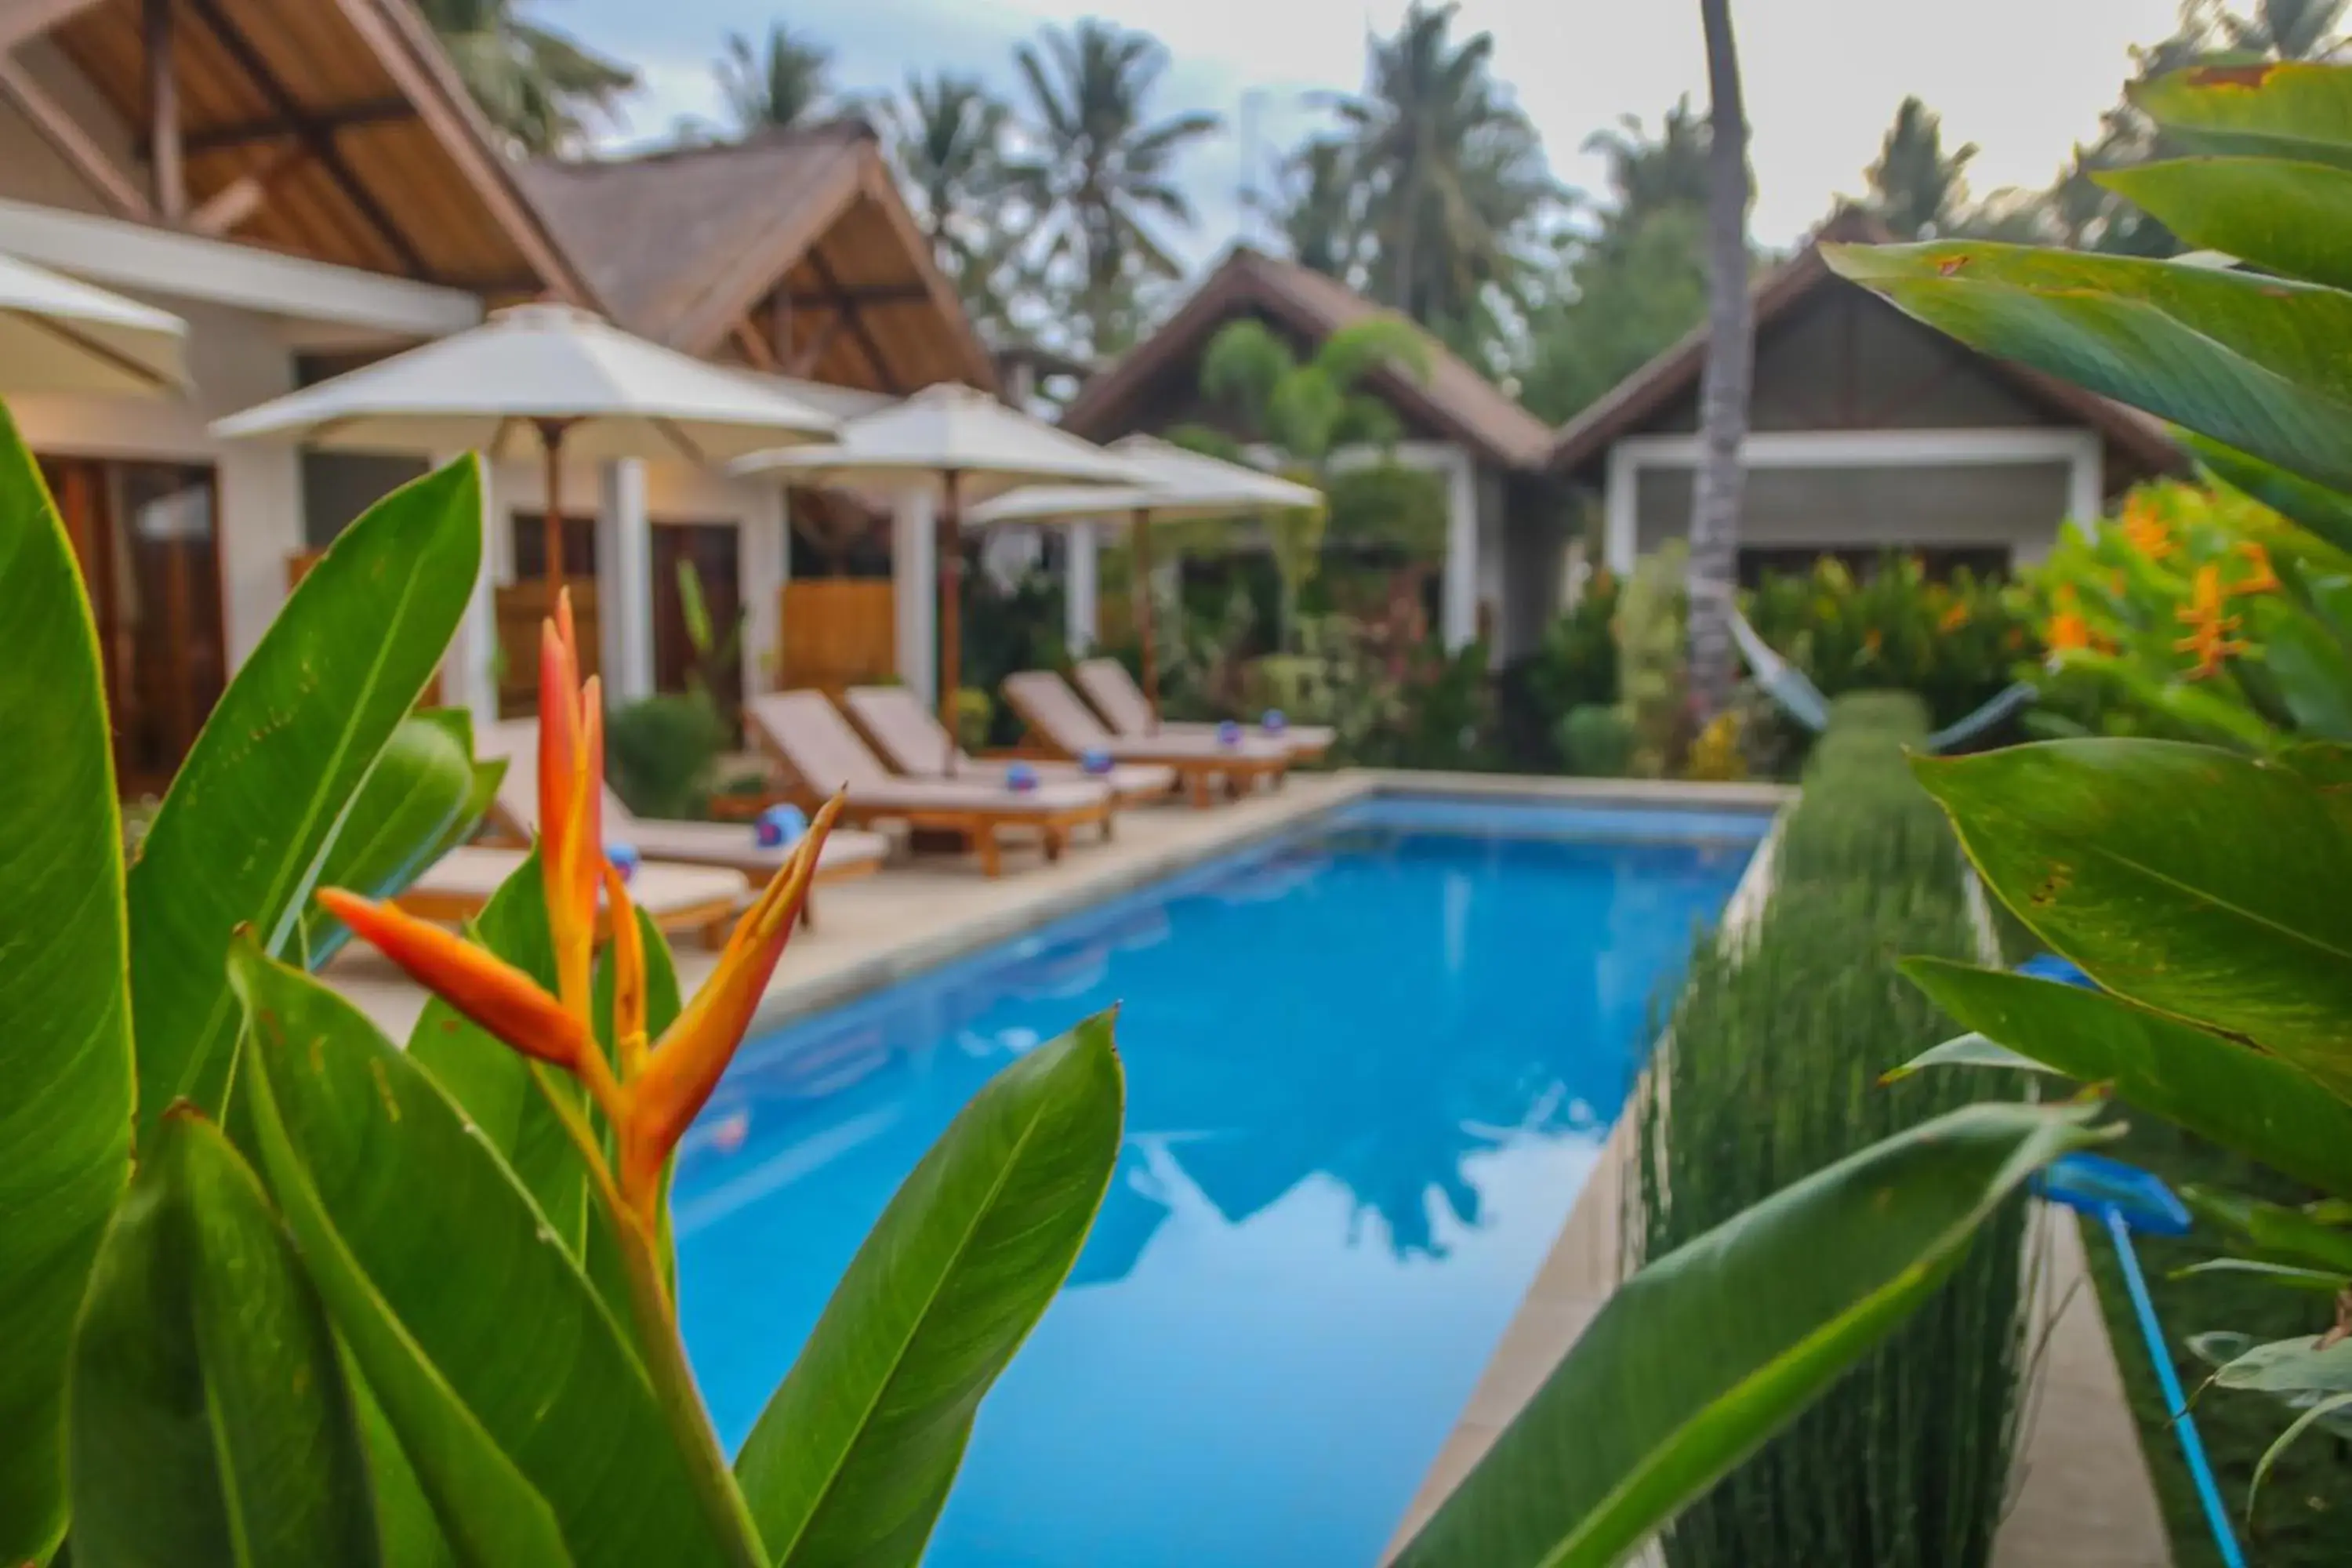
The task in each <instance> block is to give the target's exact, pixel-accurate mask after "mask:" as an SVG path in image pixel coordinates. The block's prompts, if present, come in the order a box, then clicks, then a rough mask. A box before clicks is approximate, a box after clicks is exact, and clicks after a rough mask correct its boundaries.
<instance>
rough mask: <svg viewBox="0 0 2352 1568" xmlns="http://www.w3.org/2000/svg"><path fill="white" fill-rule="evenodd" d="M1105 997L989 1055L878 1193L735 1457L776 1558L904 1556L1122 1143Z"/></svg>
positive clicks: (910, 1555) (1058, 1274)
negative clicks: (1030, 1043)
mask: <svg viewBox="0 0 2352 1568" xmlns="http://www.w3.org/2000/svg"><path fill="white" fill-rule="evenodd" d="M1124 1093H1125V1089H1124V1085H1123V1079H1122V1076H1121V1073H1120V1070H1119V1063H1118V1051H1117V1049H1116V1047H1114V1045H1113V1043H1112V1037H1111V1016H1110V1015H1109V1014H1103V1015H1101V1016H1097V1017H1094V1018H1090V1019H1088V1020H1087V1022H1085V1023H1083V1024H1081V1025H1079V1026H1077V1027H1076V1029H1074V1030H1073V1031H1071V1032H1070V1033H1069V1034H1067V1035H1065V1036H1063V1037H1061V1038H1060V1039H1058V1040H1055V1041H1054V1042H1053V1043H1052V1044H1050V1045H1047V1046H1045V1047H1040V1048H1038V1049H1037V1050H1034V1051H1032V1052H1030V1053H1029V1054H1028V1055H1027V1056H1024V1057H1023V1058H1021V1059H1020V1060H1018V1061H1016V1062H1014V1063H1013V1065H1012V1066H1011V1067H1008V1068H1005V1069H1004V1070H1003V1072H1000V1073H998V1074H997V1075H996V1077H994V1078H993V1079H990V1080H989V1082H988V1083H987V1084H986V1085H985V1086H984V1087H983V1088H982V1089H981V1091H980V1093H979V1094H977V1095H975V1096H974V1097H973V1098H972V1100H971V1104H969V1105H967V1106H966V1107H964V1109H963V1110H962V1111H961V1112H960V1113H959V1114H958V1115H957V1117H956V1119H955V1121H953V1122H952V1123H950V1126H949V1128H948V1130H947V1131H946V1132H945V1133H943V1134H941V1135H940V1141H939V1142H937V1143H935V1144H933V1145H932V1146H931V1150H930V1152H929V1153H927V1154H926V1155H924V1156H923V1160H922V1163H920V1164H919V1165H917V1166H916V1167H915V1170H914V1172H913V1173H912V1174H910V1175H909V1176H908V1178H907V1180H906V1183H905V1184H903V1185H902V1186H900V1187H899V1189H898V1194H897V1195H896V1196H894V1197H893V1198H892V1199H891V1200H890V1206H889V1207H888V1208H887V1209H886V1210H885V1211H884V1212H883V1215H882V1217H881V1219H880V1220H879V1221H877V1223H876V1225H875V1226H874V1229H873V1231H872V1233H871V1234H870V1235H868V1236H867V1237H866V1244H865V1245H864V1246H863V1247H860V1248H859V1249H858V1252H857V1256H856V1258H855V1259H853V1260H852V1261H851V1263H850V1266H849V1271H848V1273H847V1274H845V1276H844V1277H843V1279H842V1281H841V1285H840V1287H839V1289H836V1290H835V1292H834V1294H833V1300H831V1301H829V1302H827V1303H826V1305H825V1310H824V1316H823V1317H822V1318H820V1319H818V1320H817V1325H816V1328H815V1330H814V1332H812V1333H811V1334H810V1336H809V1342H808V1344H807V1346H806V1348H804V1349H803V1351H802V1352H801V1355H800V1359H799V1360H798V1361H797V1362H796V1363H793V1370H792V1373H791V1374H790V1375H789V1376H787V1377H786V1378H785V1379H784V1382H783V1384H782V1387H780V1388H778V1389H777V1391H776V1394H775V1396H774V1397H773V1398H772V1399H771V1400H770V1401H769V1403H768V1407H767V1409H766V1410H764V1411H762V1412H761V1415H760V1420H759V1424H758V1425H757V1426H754V1427H753V1428H752V1430H751V1437H750V1438H749V1439H748V1440H747V1441H746V1442H745V1443H744V1445H743V1451H742V1454H741V1456H740V1458H738V1459H737V1461H736V1465H735V1473H736V1477H737V1479H738V1480H739V1481H740V1484H741V1486H742V1489H743V1495H744V1498H745V1500H746V1501H748V1502H749V1503H750V1504H751V1512H752V1517H753V1518H754V1519H755V1520H756V1521H758V1522H759V1526H760V1533H761V1537H762V1538H763V1539H764V1540H766V1541H767V1542H770V1543H771V1548H772V1552H773V1553H774V1557H773V1561H774V1563H776V1564H777V1565H778V1568H785V1565H790V1568H815V1565H818V1564H843V1565H847V1564H853V1563H854V1564H860V1565H863V1564H866V1563H913V1562H914V1561H915V1560H916V1559H917V1558H918V1557H919V1555H920V1554H921V1552H922V1547H923V1542H925V1541H926V1540H927V1539H928V1538H929V1534H930V1531H931V1526H932V1523H933V1522H934V1521H936V1520H937V1518H938V1516H939V1510H940V1508H941V1506H943V1505H944V1504H945V1502H946V1500H947V1495H948V1490H949V1487H950V1483H951V1482H952V1480H953V1479H954V1475H955V1469H956V1466H957V1464H958V1463H959V1461H960V1460H961V1458H962V1456H963V1447H964V1441H965V1438H966V1436H968V1435H969V1433H970V1429H971V1418H972V1413H973V1411H974V1410H975V1409H977V1408H978V1406H979V1404H980V1400H981V1398H982V1395H983V1394H986V1393H987V1392H988V1390H989V1388H990V1387H991V1386H992V1385H993V1384H994V1383H995V1381H996V1378H997V1376H998V1374H999V1373H1002V1372H1003V1370H1004V1368H1005V1366H1006V1365H1007V1364H1008V1363H1010V1362H1011V1361H1012V1359H1013V1352H1015V1351H1016V1350H1018V1349H1019V1348H1020V1345H1021V1342H1022V1341H1023V1340H1024V1339H1025V1338H1027V1337H1028V1334H1029V1331H1030V1330H1031V1329H1032V1328H1034V1326H1035V1325H1036V1322H1037V1320H1038V1318H1039V1317H1040V1316H1041V1315H1043V1313H1044V1312H1045V1306H1046V1303H1047V1302H1049V1301H1050V1300H1053V1297H1054V1293H1055V1291H1056V1290H1058V1289H1060V1288H1061V1284H1062V1281H1063V1279H1066V1277H1067V1276H1068V1274H1069V1271H1070V1268H1071V1266H1072V1265H1073V1264H1075V1263H1076V1261H1077V1257H1078V1249H1079V1247H1081V1246H1083V1245H1084V1244H1085V1241H1086V1237H1087V1227H1088V1226H1090V1225H1092V1224H1093V1223H1094V1215H1095V1210H1096V1208H1097V1206H1098V1205H1100V1204H1101V1202H1102V1197H1103V1194H1104V1192H1105V1191H1106V1190H1107V1189H1108V1186H1109V1184H1110V1176H1111V1170H1112V1167H1113V1166H1114V1165H1115V1164H1116V1163H1117V1162H1118V1146H1119V1119H1120V1114H1121V1105H1122V1100H1123V1098H1124Z"/></svg>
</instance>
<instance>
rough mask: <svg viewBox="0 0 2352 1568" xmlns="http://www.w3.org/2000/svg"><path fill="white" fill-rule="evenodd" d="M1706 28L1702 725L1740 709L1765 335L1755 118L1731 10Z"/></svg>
mask: <svg viewBox="0 0 2352 1568" xmlns="http://www.w3.org/2000/svg"><path fill="white" fill-rule="evenodd" d="M1698 9H1699V16H1700V19H1701V20H1702V22H1703V23H1704V24H1705V26H1706V81H1707V95H1708V98H1709V100H1710V102H1709V118H1708V123H1709V136H1710V141H1711V142H1712V145H1711V146H1710V148H1709V151H1708V155H1707V163H1708V169H1707V173H1708V188H1707V214H1706V216H1707V310H1706V334H1707V342H1706V379H1705V381H1704V382H1703V383H1702V384H1701V385H1700V389H1699V447H1700V463H1699V471H1698V483H1697V485H1696V489H1695V493H1694V495H1693V498H1692V502H1691V526H1690V542H1691V552H1690V676H1691V695H1692V699H1693V700H1694V702H1695V704H1696V708H1697V711H1698V718H1699V719H1700V721H1702V722H1704V721H1706V720H1707V719H1710V718H1713V717H1714V716H1715V715H1716V714H1717V713H1719V712H1721V711H1722V710H1723V709H1724V707H1725V706H1726V705H1727V703H1728V702H1729V701H1730V700H1731V688H1732V683H1733V679H1734V670H1733V668H1732V650H1731V616H1732V611H1733V608H1734V605H1733V599H1732V595H1733V592H1734V590H1735V588H1736V586H1737V584H1738V563H1739V500H1740V491H1741V489H1742V488H1743V487H1744V485H1745V483H1746V480H1747V472H1746V469H1745V468H1744V467H1743V465H1742V464H1741V462H1740V456H1739V448H1740V445H1741V443H1742V442H1744V441H1745V440H1746V439H1747V437H1748V381H1749V377H1750V374H1751V372H1752V371H1753V369H1754V362H1755V354H1756V341H1755V337H1756V325H1755V320H1754V313H1753V310H1751V307H1750V302H1749V300H1748V116H1747V111H1746V110H1745V109H1744V108H1743V107H1742V105H1741V103H1740V92H1739V55H1738V49H1737V48H1736V47H1734V45H1733V43H1732V37H1731V0H1699V7H1698Z"/></svg>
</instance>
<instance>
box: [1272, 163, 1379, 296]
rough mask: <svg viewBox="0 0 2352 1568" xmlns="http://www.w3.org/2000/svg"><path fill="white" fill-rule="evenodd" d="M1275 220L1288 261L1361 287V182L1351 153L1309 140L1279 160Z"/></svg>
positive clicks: (1363, 235) (1363, 219) (1363, 217)
mask: <svg viewBox="0 0 2352 1568" xmlns="http://www.w3.org/2000/svg"><path fill="white" fill-rule="evenodd" d="M1280 179H1281V184H1280V187H1279V189H1278V191H1277V194H1276V201H1275V211H1274V217H1275V223H1276V226H1277V227H1279V228H1280V229H1281V231H1282V237H1283V243H1284V245H1285V247H1286V248H1287V249H1288V250H1289V252H1290V257H1291V259H1292V260H1294V261H1296V262H1297V263H1298V265H1300V266H1301V267H1304V268H1307V270H1309V271H1311V272H1320V273H1322V274H1323V275H1324V276H1325V277H1327V278H1337V279H1339V281H1340V282H1342V283H1345V284H1347V285H1348V286H1349V288H1351V289H1355V288H1360V287H1361V286H1362V283H1363V280H1364V279H1363V269H1364V263H1365V259H1366V254H1367V249H1368V247H1367V237H1366V233H1365V228H1366V222H1367V218H1366V214H1365V210H1364V209H1365V196H1366V190H1365V186H1364V182H1363V181H1362V180H1361V179H1360V178H1359V177H1358V175H1357V173H1356V165H1355V158H1354V153H1353V150H1352V149H1351V148H1350V147H1349V144H1348V143H1347V142H1344V141H1341V140H1339V138H1337V137H1331V136H1312V137H1309V138H1307V141H1305V142H1301V143H1300V144H1299V146H1298V148H1297V150H1296V151H1295V152H1293V153H1291V154H1290V155H1289V156H1288V157H1287V158H1286V159H1284V160H1283V164H1282V173H1281V176H1280Z"/></svg>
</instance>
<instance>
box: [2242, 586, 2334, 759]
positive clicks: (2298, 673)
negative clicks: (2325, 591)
mask: <svg viewBox="0 0 2352 1568" xmlns="http://www.w3.org/2000/svg"><path fill="white" fill-rule="evenodd" d="M2253 626H2254V631H2255V634H2256V635H2257V636H2258V637H2260V638H2261V639H2262V645H2263V659H2264V662H2265V664H2266V665H2267V666H2268V668H2269V669H2270V673H2271V675H2272V678H2273V679H2274V680H2275V681H2276V682H2277V685H2278V691H2279V696H2280V697H2281V699H2283V700H2284V701H2285V703H2286V707H2287V710H2288V711H2289V712H2290V713H2292V714H2294V723H2295V728H2296V729H2297V730H2298V731H2301V732H2302V733H2304V734H2305V735H2309V736H2313V737H2315V738H2319V739H2325V740H2331V741H2344V740H2352V655H2347V653H2346V652H2345V649H2344V645H2343V644H2342V643H2340V642H2338V641H2336V636H2335V634H2334V633H2332V632H2330V631H2329V630H2328V629H2327V628H2326V626H2322V625H2320V624H2319V621H2318V620H2317V619H2316V618H2315V616H2312V615H2310V614H2309V613H2308V612H2307V611H2305V610H2304V609H2302V608H2301V607H2300V606H2297V605H2291V604H2286V603H2284V602H2280V601H2273V602H2271V603H2268V604H2265V605H2263V614H2261V615H2260V616H2257V617H2255V619H2254V621H2253Z"/></svg>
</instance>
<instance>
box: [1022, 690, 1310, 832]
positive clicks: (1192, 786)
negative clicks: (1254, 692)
mask: <svg viewBox="0 0 2352 1568" xmlns="http://www.w3.org/2000/svg"><path fill="white" fill-rule="evenodd" d="M1004 700H1006V701H1008V702H1010V703H1012V704H1013V711H1014V712H1016V713H1018V714H1020V715H1021V721H1022V722H1023V723H1024V724H1026V725H1027V726H1028V727H1029V732H1030V733H1031V734H1032V735H1033V736H1034V737H1035V738H1036V739H1037V740H1038V742H1040V743H1042V744H1043V745H1045V747H1047V748H1048V749H1050V750H1052V751H1055V752H1059V753H1061V754H1062V755H1063V756H1065V757H1076V756H1079V755H1081V754H1083V753H1084V752H1089V751H1102V752H1109V753H1110V754H1111V758H1112V760H1113V761H1115V762H1122V763H1160V765H1161V766H1163V767H1171V768H1174V769H1175V770H1176V772H1177V773H1178V775H1179V776H1180V777H1181V778H1182V779H1183V780H1184V783H1185V786H1186V789H1187V791H1188V792H1189V793H1190V795H1192V804H1193V805H1196V806H1204V805H1209V804H1210V802H1211V801H1212V800H1213V798H1214V792H1215V790H1216V789H1217V787H1218V786H1220V785H1222V786H1223V788H1224V789H1225V790H1226V791H1227V792H1228V793H1230V794H1233V795H1241V794H1244V792H1246V791H1248V790H1249V789H1251V788H1253V787H1255V785H1256V784H1257V783H1258V781H1259V780H1261V779H1264V780H1267V781H1269V782H1271V783H1272V784H1275V785H1276V787H1279V786H1280V785H1281V784H1282V779H1283V775H1284V774H1285V773H1287V772H1288V771H1289V769H1290V752H1288V751H1287V750H1286V749H1285V748H1283V747H1281V746H1276V745H1272V744H1269V743H1267V742H1264V741H1259V740H1254V739H1251V738H1250V737H1248V736H1244V737H1243V738H1242V739H1241V740H1239V741H1237V742H1234V744H1232V745H1230V746H1228V745H1225V744H1224V743H1223V742H1220V741H1219V740H1218V739H1217V738H1216V736H1215V735H1213V734H1210V735H1152V736H1148V737H1145V738H1143V739H1140V740H1138V739H1136V738H1134V737H1131V736H1127V735H1114V734H1112V733H1111V732H1110V731H1108V730H1106V729H1104V728H1103V725H1102V721H1101V720H1099V719H1097V718H1096V717H1095V716H1094V713H1093V711H1092V710H1090V709H1088V708H1087V705H1086V704H1085V703H1083V702H1081V701H1079V700H1078V694H1077V693H1076V692H1075V691H1073V690H1071V689H1069V687H1068V685H1067V684H1066V683H1065V682H1064V681H1063V679H1062V678H1061V677H1060V676H1058V675H1055V673H1053V672H1052V671H1051V670H1045V669H1030V670H1024V671H1023V672H1022V673H1020V674H1019V675H1011V676H1007V677H1005V679H1004Z"/></svg>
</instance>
